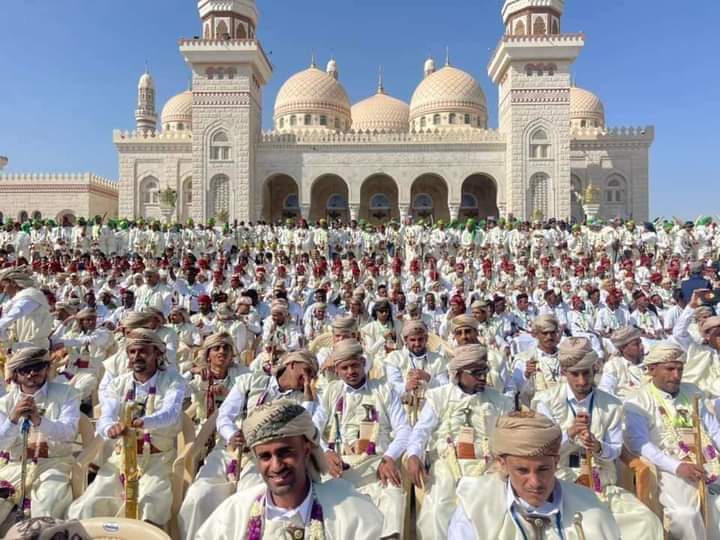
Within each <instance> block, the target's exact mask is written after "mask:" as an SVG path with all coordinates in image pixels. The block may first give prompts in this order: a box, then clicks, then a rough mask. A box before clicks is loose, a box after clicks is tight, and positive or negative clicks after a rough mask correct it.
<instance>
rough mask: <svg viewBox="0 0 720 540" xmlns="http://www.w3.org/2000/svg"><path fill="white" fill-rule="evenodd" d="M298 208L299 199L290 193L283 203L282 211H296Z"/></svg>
mask: <svg viewBox="0 0 720 540" xmlns="http://www.w3.org/2000/svg"><path fill="white" fill-rule="evenodd" d="M298 208H300V199H299V198H298V196H297V195H296V194H295V193H291V194H290V195H288V196H287V197H285V200H284V201H283V209H284V210H297V209H298Z"/></svg>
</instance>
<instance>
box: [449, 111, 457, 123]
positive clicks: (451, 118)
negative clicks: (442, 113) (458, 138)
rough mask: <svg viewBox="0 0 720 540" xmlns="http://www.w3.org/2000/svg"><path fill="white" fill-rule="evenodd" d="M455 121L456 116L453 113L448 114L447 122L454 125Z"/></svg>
mask: <svg viewBox="0 0 720 540" xmlns="http://www.w3.org/2000/svg"><path fill="white" fill-rule="evenodd" d="M456 119H457V115H456V114H455V113H450V117H449V118H448V120H449V122H450V123H451V124H454V123H455V120H456Z"/></svg>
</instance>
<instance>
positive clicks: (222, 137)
mask: <svg viewBox="0 0 720 540" xmlns="http://www.w3.org/2000/svg"><path fill="white" fill-rule="evenodd" d="M210 159H211V160H212V161H227V160H229V159H230V140H229V139H228V136H227V133H225V132H224V131H218V132H217V133H216V134H215V135H213V137H212V140H211V142H210Z"/></svg>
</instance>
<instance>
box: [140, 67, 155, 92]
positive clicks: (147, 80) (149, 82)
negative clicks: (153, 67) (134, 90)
mask: <svg viewBox="0 0 720 540" xmlns="http://www.w3.org/2000/svg"><path fill="white" fill-rule="evenodd" d="M144 88H155V83H154V82H153V79H152V77H151V76H150V74H149V73H148V72H147V71H146V72H145V73H143V74H142V76H141V77H140V80H139V81H138V90H142V89H144Z"/></svg>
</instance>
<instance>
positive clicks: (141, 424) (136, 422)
mask: <svg viewBox="0 0 720 540" xmlns="http://www.w3.org/2000/svg"><path fill="white" fill-rule="evenodd" d="M130 425H131V426H132V427H134V428H135V429H142V428H143V427H144V426H145V420H143V419H142V418H134V419H133V421H132V422H131V423H130Z"/></svg>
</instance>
